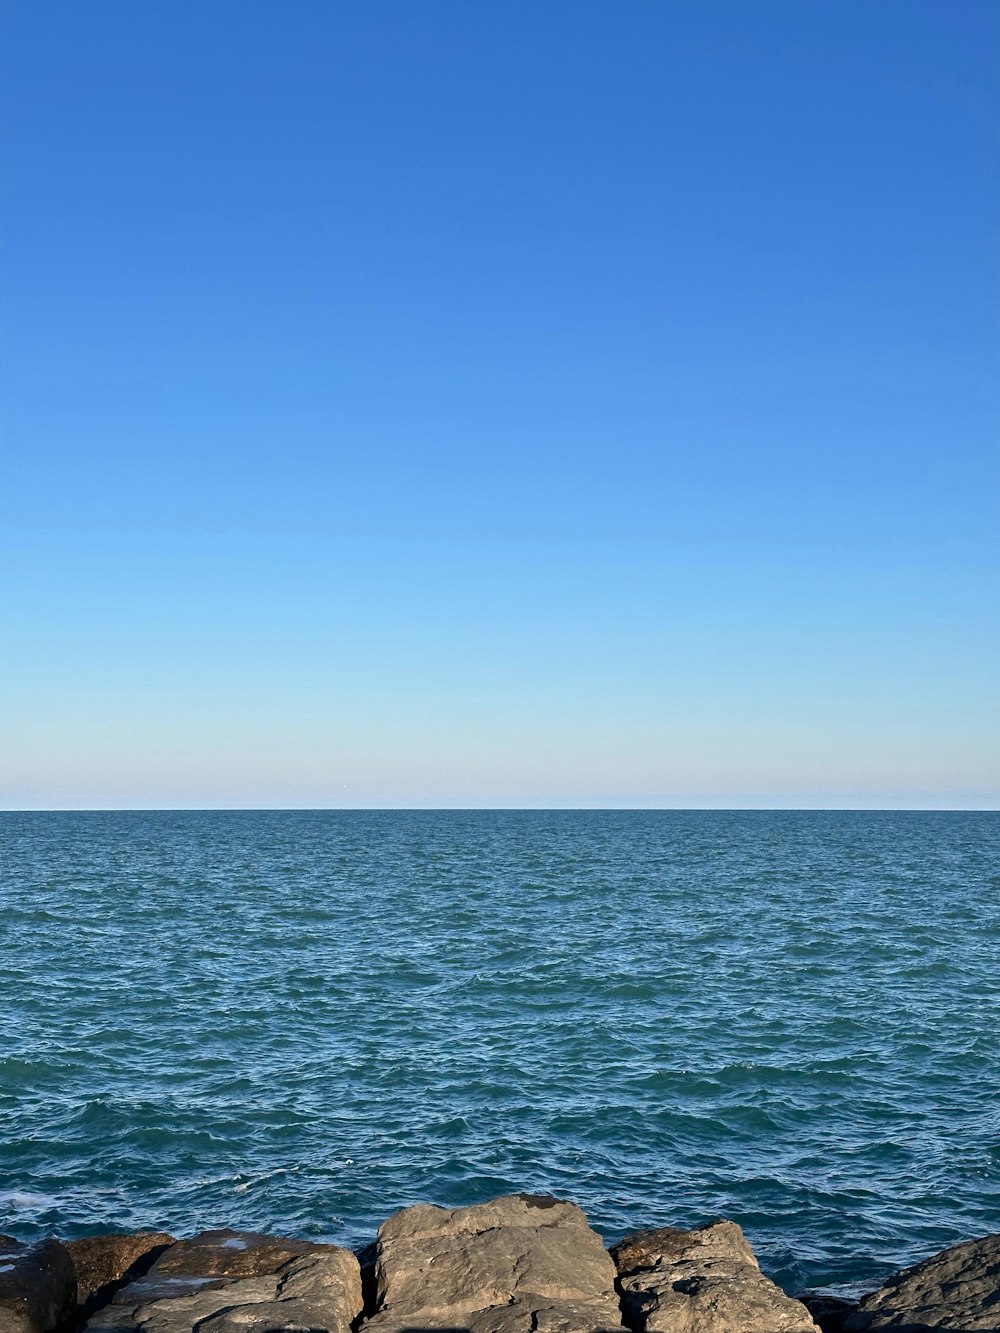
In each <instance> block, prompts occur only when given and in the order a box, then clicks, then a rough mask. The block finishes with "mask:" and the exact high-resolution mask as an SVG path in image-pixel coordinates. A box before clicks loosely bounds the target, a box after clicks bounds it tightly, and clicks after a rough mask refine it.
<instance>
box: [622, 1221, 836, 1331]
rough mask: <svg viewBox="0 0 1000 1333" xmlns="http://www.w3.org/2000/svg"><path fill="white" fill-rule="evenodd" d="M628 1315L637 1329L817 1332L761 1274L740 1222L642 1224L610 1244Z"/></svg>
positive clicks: (801, 1311) (795, 1305) (798, 1307)
mask: <svg viewBox="0 0 1000 1333" xmlns="http://www.w3.org/2000/svg"><path fill="white" fill-rule="evenodd" d="M611 1253H612V1254H613V1255H614V1258H615V1262H616V1264H617V1266H618V1279H619V1287H620V1290H621V1293H622V1309H623V1311H624V1314H625V1322H626V1323H627V1324H628V1325H629V1327H630V1328H633V1329H635V1330H637V1331H638V1333H815V1330H816V1325H815V1324H814V1323H813V1321H812V1317H811V1316H810V1314H809V1311H808V1310H807V1309H806V1307H805V1306H804V1305H803V1304H802V1303H801V1302H800V1301H794V1300H792V1299H791V1297H790V1296H786V1295H785V1293H784V1292H783V1291H782V1290H781V1289H780V1288H779V1287H776V1286H775V1284H774V1283H773V1282H771V1281H770V1280H769V1279H768V1278H766V1277H765V1276H764V1274H763V1273H762V1272H761V1271H760V1268H759V1267H758V1265H757V1260H756V1259H755V1258H754V1253H753V1250H751V1248H750V1246H749V1244H748V1243H747V1240H746V1237H745V1236H744V1235H743V1232H742V1231H741V1230H740V1228H739V1227H738V1226H737V1225H736V1223H735V1222H712V1223H710V1224H709V1225H708V1226H703V1227H695V1228H694V1230H693V1231H680V1230H677V1229H676V1228H674V1227H663V1228H661V1229H660V1230H657V1231H640V1232H638V1233H637V1234H636V1235H634V1236H627V1237H626V1238H625V1240H623V1241H621V1242H620V1243H619V1244H618V1245H614V1246H612V1249H611Z"/></svg>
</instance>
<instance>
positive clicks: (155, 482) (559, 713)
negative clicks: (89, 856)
mask: <svg viewBox="0 0 1000 1333" xmlns="http://www.w3.org/2000/svg"><path fill="white" fill-rule="evenodd" d="M3 25H4V31H3V34H2V46H3V50H4V52H5V54H4V56H3V60H4V64H5V68H4V70H3V72H2V73H3V78H2V83H3V87H4V92H3V107H2V115H3V135H4V145H3V150H4V158H5V178H6V180H5V204H4V212H5V223H4V229H5V243H4V256H5V257H4V286H3V299H4V306H5V311H6V313H5V317H4V333H3V349H2V350H3V363H4V372H3V373H4V398H5V409H4V417H5V422H6V424H5V431H4V438H3V445H2V448H3V462H2V470H0V482H2V497H0V520H2V522H0V562H2V569H3V571H4V573H3V579H2V631H0V632H2V645H0V806H3V807H35V806H38V807H65V806H69V807H75V806H84V807H101V806H256V805H262V806H286V805H288V806H296V805H304V806H381V805H387V806H395V805H404V806H405V805H417V806H422V805H430V806H435V805H500V806H504V805H536V806H537V805H541V806H545V805H570V806H573V805H584V806H587V805H616V806H617V805H625V806H630V805H638V806H644V805H665V806H675V805H721V806H741V805H751V806H752V805H778V806H789V805H790V806H815V805H820V806H823V805H833V806H881V805H889V806H927V805H932V806H933V805H942V806H996V805H998V804H1000V651H998V648H1000V635H998V603H1000V599H998V591H1000V589H998V584H1000V579H998V568H1000V562H998V555H1000V550H998V547H1000V541H998V532H1000V523H998V518H1000V514H998V509H1000V505H998V494H1000V486H998V480H1000V478H998V472H1000V467H998V454H1000V450H998V440H1000V431H998V427H1000V412H998V398H1000V393H998V386H1000V379H998V374H997V372H998V343H1000V340H998V316H997V309H998V293H1000V282H998V276H1000V263H998V258H1000V246H998V238H997V204H998V202H1000V200H998V195H1000V190H998V174H1000V173H998V169H997V168H998V135H997V125H998V116H997V112H998V103H1000V99H998V96H997V93H998V82H1000V76H998V69H1000V60H998V53H1000V6H998V5H997V4H996V3H995V0H961V2H960V3H957V2H956V0H936V2H935V3H928V2H927V0H878V2H876V0H863V3H860V2H858V0H809V2H808V3H806V2H804V0H787V2H785V0H755V3H747V0H691V2H688V0H628V2H625V3H623V2H621V0H596V2H595V0H391V2H390V0H351V2H350V3H348V2H347V0H295V3H289V2H288V0H267V3H262V2H261V0H148V2H144V3H136V0H87V3H80V0H66V2H65V3H58V2H55V0H7V3H6V4H5V6H4V18H3Z"/></svg>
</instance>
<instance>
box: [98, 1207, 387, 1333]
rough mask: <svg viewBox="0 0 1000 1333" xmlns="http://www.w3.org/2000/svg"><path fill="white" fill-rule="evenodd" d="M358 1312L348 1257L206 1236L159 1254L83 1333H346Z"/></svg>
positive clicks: (355, 1273)
mask: <svg viewBox="0 0 1000 1333" xmlns="http://www.w3.org/2000/svg"><path fill="white" fill-rule="evenodd" d="M361 1308H362V1302H361V1269H360V1265H359V1264H358V1261H357V1259H356V1258H355V1256H354V1255H353V1254H351V1252H350V1251H349V1250H342V1249H340V1248H339V1247H338V1246H335V1245H315V1244H312V1243H311V1242H309V1241H293V1240H280V1239H277V1238H275V1237H273V1236H263V1235H259V1234H257V1233H254V1232H239V1231H206V1232H203V1233H202V1234H201V1235H199V1236H196V1237H195V1238H194V1239H193V1240H186V1241H178V1242H177V1243H176V1244H174V1245H171V1246H170V1247H169V1248H168V1249H166V1250H164V1251H163V1253H162V1254H161V1255H160V1256H159V1258H158V1259H157V1260H156V1262H155V1263H154V1264H153V1265H152V1267H151V1268H150V1269H149V1271H148V1272H147V1273H145V1274H144V1275H143V1276H142V1277H140V1278H137V1279H136V1280H135V1281H133V1282H129V1283H126V1285H125V1286H123V1287H121V1288H120V1290H118V1291H117V1292H116V1293H115V1295H114V1297H113V1298H112V1301H111V1303H110V1304H109V1305H107V1306H105V1307H104V1308H103V1309H102V1310H100V1311H98V1312H97V1313H96V1314H95V1315H93V1316H92V1318H91V1319H90V1320H89V1322H88V1323H87V1325H86V1327H87V1330H88V1333H102V1331H103V1330H111V1329H115V1330H139V1329H141V1330H142V1333H192V1330H194V1329H195V1328H197V1329H198V1330H199V1333H268V1331H270V1330H276V1329H289V1330H310V1331H311V1333H350V1326H351V1324H352V1323H353V1321H354V1320H355V1319H357V1317H358V1316H359V1315H360V1313H361Z"/></svg>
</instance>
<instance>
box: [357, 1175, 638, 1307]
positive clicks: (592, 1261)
mask: <svg viewBox="0 0 1000 1333" xmlns="http://www.w3.org/2000/svg"><path fill="white" fill-rule="evenodd" d="M614 1283H615V1269H614V1264H613V1263H612V1261H611V1257H610V1255H609V1254H608V1252H607V1250H606V1249H605V1248H604V1244H603V1242H602V1241H601V1238H600V1236H598V1234H597V1233H596V1232H595V1231H592V1230H591V1228H590V1226H589V1224H588V1222H587V1219H586V1216H585V1215H584V1213H583V1212H582V1211H581V1210H580V1209H579V1208H577V1207H576V1205H575V1204H571V1203H563V1202H561V1201H559V1200H557V1199H551V1198H549V1197H547V1196H543V1197H539V1196H536V1195H527V1194H514V1195H509V1196H507V1197H505V1198H501V1199H494V1200H493V1201H492V1202H491V1203H484V1204H478V1205H476V1206H475V1207H472V1208H455V1209H447V1208H435V1207H432V1206H430V1205H428V1204H419V1205H417V1206H416V1207H414V1208H406V1209H404V1210H403V1211H402V1212H400V1213H396V1215H395V1216H394V1217H391V1218H389V1220H388V1222H385V1223H384V1224H383V1225H382V1227H381V1228H380V1229H379V1233H378V1241H377V1254H376V1260H375V1297H376V1303H377V1312H376V1314H375V1315H374V1316H373V1317H372V1319H371V1320H370V1321H369V1322H368V1323H366V1324H365V1328H366V1329H367V1328H370V1329H371V1330H372V1333H402V1331H403V1330H405V1329H463V1330H467V1331H468V1333H602V1331H603V1330H610V1331H617V1333H621V1313H620V1307H619V1302H618V1298H617V1295H616V1294H615V1289H614Z"/></svg>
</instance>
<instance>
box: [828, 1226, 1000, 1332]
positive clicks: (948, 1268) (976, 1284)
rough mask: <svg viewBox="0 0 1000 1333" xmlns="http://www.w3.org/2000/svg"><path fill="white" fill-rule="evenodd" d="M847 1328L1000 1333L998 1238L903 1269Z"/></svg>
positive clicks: (955, 1248)
mask: <svg viewBox="0 0 1000 1333" xmlns="http://www.w3.org/2000/svg"><path fill="white" fill-rule="evenodd" d="M845 1328H847V1329H851V1330H861V1329H886V1330H889V1329H891V1330H892V1333H924V1330H927V1329H955V1330H961V1333H998V1330H1000V1235H995V1236H983V1237H981V1238H980V1239H979V1240H969V1241H965V1242H964V1244H962V1245H953V1246H952V1247H951V1249H948V1250H942V1251H941V1253H940V1254H935V1255H934V1256H933V1257H932V1258H930V1259H925V1260H924V1261H923V1263H920V1264H915V1265H914V1266H913V1267H912V1268H904V1269H903V1270H902V1272H900V1273H896V1274H895V1275H894V1276H893V1277H891V1278H890V1279H889V1281H888V1282H887V1283H886V1284H885V1286H884V1287H881V1288H880V1289H879V1290H878V1291H874V1292H872V1293H871V1295H869V1296H864V1297H863V1298H862V1300H861V1303H860V1305H859V1307H858V1309H857V1311H856V1312H855V1313H854V1314H852V1315H850V1316H849V1317H848V1319H847V1321H846V1324H845Z"/></svg>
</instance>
